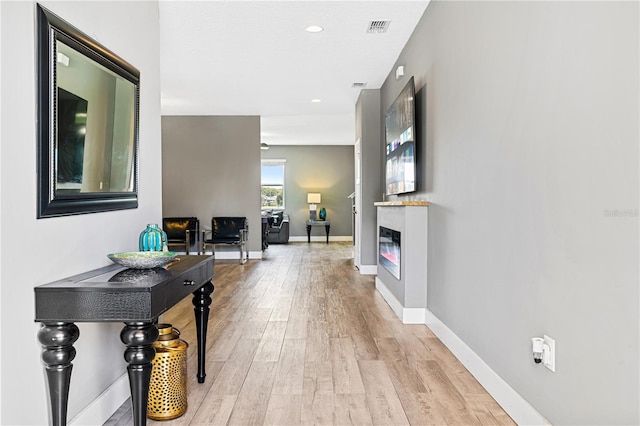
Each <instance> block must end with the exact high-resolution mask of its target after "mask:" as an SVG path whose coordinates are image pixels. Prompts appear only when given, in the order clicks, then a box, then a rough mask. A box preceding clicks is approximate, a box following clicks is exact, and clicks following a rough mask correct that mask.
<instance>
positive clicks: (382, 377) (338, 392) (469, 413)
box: [105, 243, 514, 426]
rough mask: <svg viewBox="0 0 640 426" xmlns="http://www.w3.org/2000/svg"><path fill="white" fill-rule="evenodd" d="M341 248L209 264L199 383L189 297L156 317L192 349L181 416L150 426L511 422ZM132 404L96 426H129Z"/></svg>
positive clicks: (282, 250)
mask: <svg viewBox="0 0 640 426" xmlns="http://www.w3.org/2000/svg"><path fill="white" fill-rule="evenodd" d="M352 255H353V246H352V245H351V244H349V243H330V244H324V243H311V244H308V243H300V244H296V243H291V244H287V245H272V246H270V247H269V248H268V249H267V250H266V251H265V254H264V260H249V261H248V262H247V263H246V264H244V265H239V264H238V263H237V262H236V261H233V260H228V261H216V264H215V279H214V286H215V290H214V293H213V295H212V296H213V297H212V299H213V302H212V304H211V314H210V317H209V322H208V329H207V346H208V348H207V352H206V358H207V365H206V368H207V377H206V381H205V383H197V380H196V377H195V371H196V368H197V366H196V364H197V356H196V349H197V348H196V332H195V321H194V316H193V305H192V304H191V298H185V300H183V301H181V302H180V303H179V304H178V305H176V306H175V307H174V308H173V309H171V310H170V311H168V312H167V313H165V314H164V315H163V316H162V322H166V323H170V324H172V325H173V326H174V327H176V328H178V329H180V330H181V332H182V333H181V338H182V339H183V340H185V341H187V342H189V343H190V347H189V349H188V358H187V374H188V378H187V397H188V409H187V412H186V413H185V414H184V415H183V416H182V417H180V418H178V419H174V420H171V421H163V422H155V421H149V422H148V424H149V425H150V426H156V425H160V424H161V423H162V424H163V425H164V426H178V425H231V424H234V425H243V426H244V425H247V426H253V425H278V426H290V425H291V426H293V425H307V424H309V425H339V426H341V425H351V424H355V425H373V424H375V425H404V424H412V425H509V426H512V425H514V423H513V421H512V419H511V418H510V417H509V416H508V415H507V414H506V413H505V411H504V410H503V409H502V408H501V407H500V406H499V405H498V404H497V403H496V402H495V400H494V399H493V398H492V397H491V396H490V395H489V394H488V393H487V392H486V391H485V389H484V388H483V387H482V386H480V384H479V383H478V382H477V381H476V380H475V378H474V377H473V376H472V375H471V374H470V373H469V372H468V371H467V370H466V369H465V368H464V366H463V365H462V364H461V363H460V362H459V361H458V360H457V359H456V358H455V357H454V356H453V354H452V353H451V352H450V351H449V349H447V347H446V346H444V345H443V344H442V342H441V341H440V340H439V339H438V338H437V337H436V336H435V335H434V334H433V333H432V332H431V330H429V329H428V328H427V327H426V326H425V325H419V324H411V325H408V324H402V322H401V321H400V320H399V319H398V318H397V317H396V315H395V313H393V311H392V310H391V308H390V307H389V306H388V305H387V304H386V302H385V301H384V299H383V298H382V297H381V296H380V294H379V293H378V292H377V291H376V290H375V285H374V278H373V277H372V276H367V275H361V274H360V273H359V271H358V270H357V269H356V268H355V267H354V266H353V259H352ZM132 423H133V421H132V415H131V402H130V401H128V402H127V403H125V404H124V405H123V406H122V407H121V408H120V409H119V410H118V411H117V412H116V413H114V414H113V416H112V417H111V418H110V419H109V420H108V421H107V423H105V424H106V425H108V426H124V425H127V426H128V425H130V424H132Z"/></svg>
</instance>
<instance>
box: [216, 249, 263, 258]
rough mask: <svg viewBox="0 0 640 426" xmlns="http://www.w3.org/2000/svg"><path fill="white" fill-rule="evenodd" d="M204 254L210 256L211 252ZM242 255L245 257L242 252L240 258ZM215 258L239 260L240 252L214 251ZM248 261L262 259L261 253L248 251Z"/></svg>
mask: <svg viewBox="0 0 640 426" xmlns="http://www.w3.org/2000/svg"><path fill="white" fill-rule="evenodd" d="M205 254H211V252H207V253H205ZM244 255H245V254H244V252H242V256H244ZM215 258H216V259H220V260H228V259H237V260H240V251H239V250H216V254H215ZM249 259H262V251H250V252H249Z"/></svg>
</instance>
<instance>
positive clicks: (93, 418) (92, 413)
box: [69, 373, 131, 426]
mask: <svg viewBox="0 0 640 426" xmlns="http://www.w3.org/2000/svg"><path fill="white" fill-rule="evenodd" d="M130 396H131V389H130V387H129V375H128V374H127V373H125V374H123V375H122V376H120V378H118V379H117V380H116V381H115V382H114V383H113V384H112V385H111V386H109V387H108V388H107V389H106V390H105V391H104V392H102V393H101V394H100V395H99V396H98V397H97V398H96V399H94V400H93V401H91V403H90V404H89V405H88V406H87V407H86V408H85V409H84V410H82V411H81V412H80V413H78V415H76V416H75V417H74V418H73V419H71V421H70V422H69V425H71V426H84V425H101V424H104V423H105V422H106V421H107V420H109V418H110V417H111V416H112V415H113V413H115V412H116V411H117V410H118V408H120V406H121V405H122V404H124V403H125V401H126V400H127V399H128V398H129V397H130Z"/></svg>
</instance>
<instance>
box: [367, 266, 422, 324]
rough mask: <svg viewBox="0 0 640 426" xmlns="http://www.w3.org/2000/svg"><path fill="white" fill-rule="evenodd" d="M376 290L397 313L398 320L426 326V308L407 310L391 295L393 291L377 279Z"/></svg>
mask: <svg viewBox="0 0 640 426" xmlns="http://www.w3.org/2000/svg"><path fill="white" fill-rule="evenodd" d="M376 290H378V292H379V293H380V295H381V296H382V297H383V298H384V300H385V301H386V302H387V304H388V305H389V306H390V307H391V309H392V310H393V312H395V313H396V315H397V316H398V318H400V320H401V321H402V323H403V324H424V323H425V315H426V314H425V311H426V309H425V308H405V307H404V306H402V303H400V301H399V300H398V299H396V297H395V296H394V295H393V293H391V290H389V289H388V288H387V286H386V285H384V283H383V282H382V280H380V278H378V277H376Z"/></svg>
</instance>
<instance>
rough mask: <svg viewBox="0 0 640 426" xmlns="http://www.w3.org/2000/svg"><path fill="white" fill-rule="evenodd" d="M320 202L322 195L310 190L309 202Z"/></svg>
mask: <svg viewBox="0 0 640 426" xmlns="http://www.w3.org/2000/svg"><path fill="white" fill-rule="evenodd" d="M319 202H321V197H320V193H319V192H309V193H308V194H307V203H308V204H318V203H319Z"/></svg>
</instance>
